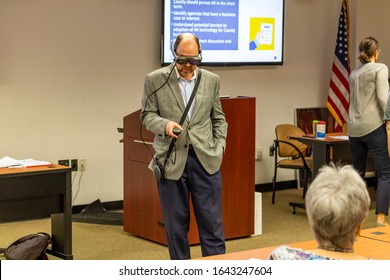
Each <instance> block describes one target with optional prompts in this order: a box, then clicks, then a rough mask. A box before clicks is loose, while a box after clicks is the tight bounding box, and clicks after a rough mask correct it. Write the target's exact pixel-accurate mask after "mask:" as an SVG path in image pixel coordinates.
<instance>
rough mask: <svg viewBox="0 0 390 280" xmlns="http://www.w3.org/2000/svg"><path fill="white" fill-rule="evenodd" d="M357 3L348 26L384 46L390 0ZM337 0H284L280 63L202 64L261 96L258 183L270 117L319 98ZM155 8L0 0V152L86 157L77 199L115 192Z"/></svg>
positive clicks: (147, 63) (100, 1)
mask: <svg viewBox="0 0 390 280" xmlns="http://www.w3.org/2000/svg"><path fill="white" fill-rule="evenodd" d="M356 2H357V1H356V0H355V1H351V0H350V7H351V14H352V15H353V18H355V17H356V16H355V15H356V14H357V15H359V21H358V23H359V24H356V23H355V22H356V19H352V20H351V22H353V26H352V28H351V33H352V34H353V36H355V32H356V30H357V34H358V35H359V36H360V35H361V34H363V33H369V32H372V35H374V36H375V35H376V34H378V39H379V40H380V42H381V48H382V50H385V48H386V46H385V39H386V38H385V37H386V36H385V34H384V33H385V30H386V29H384V28H381V26H385V25H382V24H381V23H380V21H382V20H385V21H388V17H387V12H386V11H385V10H381V9H380V8H378V5H375V4H374V2H375V3H376V2H378V3H380V5H384V6H386V10H387V11H389V5H390V4H389V3H388V1H387V0H382V1H381V0H359V5H356V4H355V3H356ZM340 4H341V0H326V1H325V0H317V1H312V0H286V13H285V26H286V29H285V43H284V54H285V63H284V65H283V66H274V67H271V66H251V67H226V68H222V67H209V68H208V69H210V70H212V71H214V72H216V73H217V74H219V75H220V76H221V94H224V95H230V96H232V97H234V96H237V95H250V96H255V97H256V98H257V119H256V145H257V146H258V147H260V148H263V159H262V160H261V161H256V183H267V182H270V181H271V179H272V172H273V162H272V158H270V157H269V156H268V147H269V146H270V145H271V144H272V140H273V138H274V127H275V125H276V124H278V123H293V122H294V108H297V107H315V106H325V102H326V97H327V91H328V83H329V75H330V69H331V64H332V57H333V52H334V45H335V41H336V31H337V23H338V16H339V12H340ZM369 7H371V8H370V9H369V13H367V12H366V11H365V10H366V9H368V8H369ZM374 7H375V8H374ZM160 10H161V3H160V0H66V1H65V0H55V1H53V0H34V1H29V0H18V1H13V0H0V38H1V39H0V106H1V110H0V118H1V119H2V124H1V129H0V136H1V138H0V139H1V140H0V157H3V156H7V155H8V156H11V157H14V158H27V157H33V158H36V159H42V160H49V161H52V162H57V160H59V159H71V158H78V159H81V158H82V159H86V161H87V171H85V172H84V174H83V176H82V178H81V181H80V182H81V184H80V185H79V179H80V173H79V174H77V176H75V178H74V185H73V191H74V194H76V193H77V192H78V196H77V198H76V199H75V201H74V204H76V205H77V204H86V203H90V202H92V201H93V200H95V199H97V198H100V199H101V200H102V201H113V200H120V199H122V198H123V196H122V188H123V170H122V168H123V164H122V145H121V144H120V143H119V140H120V139H121V138H122V135H121V134H119V133H117V131H116V128H117V127H122V120H123V117H124V116H125V115H127V114H129V113H131V112H133V111H135V110H137V109H139V107H140V106H139V105H140V99H141V95H142V89H143V79H144V76H145V74H146V73H148V72H149V71H152V70H154V69H155V68H158V67H159V43H160V42H159V39H160V38H159V34H160V25H161V16H160ZM363 10H364V11H363ZM366 23H367V24H366ZM355 25H356V26H357V28H355ZM386 26H388V25H386ZM355 29H356V30H355ZM381 29H382V33H381V32H380V30H381ZM354 38H355V37H354ZM354 40H356V39H354ZM352 48H354V46H352ZM385 57H386V56H385V54H383V58H385ZM293 177H294V173H293V172H288V171H287V172H284V173H283V172H282V173H281V179H282V180H283V179H285V180H288V179H291V178H293Z"/></svg>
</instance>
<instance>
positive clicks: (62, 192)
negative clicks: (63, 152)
mask: <svg viewBox="0 0 390 280" xmlns="http://www.w3.org/2000/svg"><path fill="white" fill-rule="evenodd" d="M71 207H72V184H71V168H70V167H68V166H61V165H55V164H53V165H51V166H42V167H31V168H0V222H11V221H20V220H29V219H39V218H44V217H50V216H51V236H52V242H53V244H52V246H51V248H49V250H48V253H50V254H52V255H55V256H57V257H60V258H63V259H73V255H72V209H71ZM32 233H33V232H32Z"/></svg>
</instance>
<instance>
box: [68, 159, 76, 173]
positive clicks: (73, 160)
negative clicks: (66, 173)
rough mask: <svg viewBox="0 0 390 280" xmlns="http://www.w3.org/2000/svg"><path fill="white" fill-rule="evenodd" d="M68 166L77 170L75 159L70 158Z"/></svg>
mask: <svg viewBox="0 0 390 280" xmlns="http://www.w3.org/2000/svg"><path fill="white" fill-rule="evenodd" d="M70 167H71V168H72V171H77V170H78V165H77V159H72V160H71V161H70Z"/></svg>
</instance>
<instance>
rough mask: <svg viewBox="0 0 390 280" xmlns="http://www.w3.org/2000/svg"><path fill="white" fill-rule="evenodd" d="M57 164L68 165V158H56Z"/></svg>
mask: <svg viewBox="0 0 390 280" xmlns="http://www.w3.org/2000/svg"><path fill="white" fill-rule="evenodd" d="M58 164H59V165H64V166H69V159H60V160H58Z"/></svg>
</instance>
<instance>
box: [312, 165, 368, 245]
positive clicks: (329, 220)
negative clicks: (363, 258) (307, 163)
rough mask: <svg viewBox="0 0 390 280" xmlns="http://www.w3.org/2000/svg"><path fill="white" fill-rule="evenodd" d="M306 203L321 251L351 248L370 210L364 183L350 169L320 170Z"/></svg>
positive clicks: (348, 166) (347, 166)
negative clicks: (324, 248)
mask: <svg viewBox="0 0 390 280" xmlns="http://www.w3.org/2000/svg"><path fill="white" fill-rule="evenodd" d="M305 201H306V212H307V215H308V218H309V223H310V226H311V228H312V230H313V233H314V236H315V239H316V240H317V242H318V244H319V245H320V246H324V247H336V248H346V247H348V246H351V245H353V244H354V242H355V237H356V236H355V235H356V231H357V229H358V227H359V225H360V224H361V223H363V222H364V220H365V219H366V217H367V214H368V210H369V207H370V196H369V194H368V191H367V187H366V183H365V181H364V180H363V179H362V177H361V176H360V175H359V173H358V172H357V171H356V170H355V169H354V168H353V167H352V166H350V165H345V166H334V165H331V166H323V167H322V168H321V169H320V172H319V173H318V175H317V177H316V178H315V179H314V180H313V182H312V183H311V185H310V187H309V189H308V192H307V195H306V199H305Z"/></svg>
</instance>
